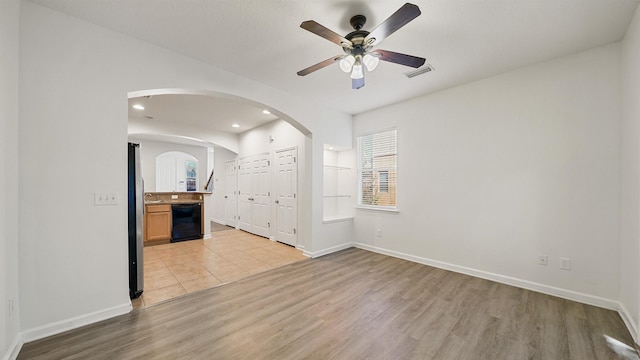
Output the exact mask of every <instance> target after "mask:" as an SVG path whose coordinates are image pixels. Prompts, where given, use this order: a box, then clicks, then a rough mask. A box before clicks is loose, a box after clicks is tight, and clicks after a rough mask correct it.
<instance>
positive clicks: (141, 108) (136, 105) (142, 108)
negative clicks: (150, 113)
mask: <svg viewBox="0 0 640 360" xmlns="http://www.w3.org/2000/svg"><path fill="white" fill-rule="evenodd" d="M133 108H134V109H136V110H144V106H142V105H140V104H134V105H133Z"/></svg>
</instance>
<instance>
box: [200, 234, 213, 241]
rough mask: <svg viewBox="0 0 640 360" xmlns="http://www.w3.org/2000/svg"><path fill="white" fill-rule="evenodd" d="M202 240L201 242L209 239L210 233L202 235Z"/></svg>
mask: <svg viewBox="0 0 640 360" xmlns="http://www.w3.org/2000/svg"><path fill="white" fill-rule="evenodd" d="M202 239H203V240H206V239H211V233H208V234H204V235H203V236H202Z"/></svg>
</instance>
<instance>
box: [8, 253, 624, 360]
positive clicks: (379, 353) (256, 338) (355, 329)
mask: <svg viewBox="0 0 640 360" xmlns="http://www.w3.org/2000/svg"><path fill="white" fill-rule="evenodd" d="M607 339H609V340H607ZM618 342H619V343H618ZM624 344H626V345H624ZM632 344H633V343H632V339H631V336H630V334H629V332H628V331H627V330H626V328H625V326H624V324H623V322H622V320H621V319H620V317H619V315H618V314H617V313H616V312H614V311H610V310H605V309H601V308H597V307H594V306H588V305H583V304H580V303H576V302H572V301H568V300H563V299H559V298H556V297H552V296H548V295H544V294H540V293H536V292H532V291H528V290H523V289H519V288H514V287H511V286H507V285H502V284H498V283H494V282H491V281H487V280H482V279H478V278H473V277H469V276H465V275H461V274H456V273H453V272H448V271H445V270H441V269H436V268H432V267H428V266H424V265H420V264H416V263H412V262H409V261H405V260H400V259H396V258H392V257H388V256H384V255H380V254H375V253H371V252H368V251H364V250H360V249H347V250H344V251H340V252H338V253H334V254H331V255H327V256H324V257H321V258H318V259H313V260H308V261H300V262H296V263H293V264H290V265H286V266H283V267H280V268H278V269H274V270H270V271H267V272H264V273H260V274H257V275H253V276H251V277H248V278H244V279H241V280H238V281H235V282H232V283H229V284H226V285H223V286H218V287H215V288H213V289H209V290H204V291H200V292H196V293H193V294H189V295H187V296H183V297H179V298H176V299H173V300H170V301H167V302H164V303H160V304H157V305H154V306H151V307H147V308H144V309H140V310H135V311H133V312H132V313H130V314H127V315H123V316H119V317H117V318H114V319H110V320H106V321H103V322H100V323H96V324H92V325H89V326H86V327H83V328H80V329H76V330H73V331H69V332H67V333H64V334H60V335H56V336H53V337H50V338H47V339H43V340H39V341H35V342H32V343H29V344H26V345H24V347H23V349H22V351H21V352H20V355H19V357H18V358H19V359H456V360H458V359H545V360H546V359H554V360H555V359H580V360H585V359H626V358H634V356H635V353H634V351H633V350H631V349H627V347H628V345H632ZM614 345H617V346H614ZM613 349H618V351H620V354H618V353H616V352H614V350H613ZM625 350H627V351H628V353H627V355H626V356H625V355H623V353H624V351H625Z"/></svg>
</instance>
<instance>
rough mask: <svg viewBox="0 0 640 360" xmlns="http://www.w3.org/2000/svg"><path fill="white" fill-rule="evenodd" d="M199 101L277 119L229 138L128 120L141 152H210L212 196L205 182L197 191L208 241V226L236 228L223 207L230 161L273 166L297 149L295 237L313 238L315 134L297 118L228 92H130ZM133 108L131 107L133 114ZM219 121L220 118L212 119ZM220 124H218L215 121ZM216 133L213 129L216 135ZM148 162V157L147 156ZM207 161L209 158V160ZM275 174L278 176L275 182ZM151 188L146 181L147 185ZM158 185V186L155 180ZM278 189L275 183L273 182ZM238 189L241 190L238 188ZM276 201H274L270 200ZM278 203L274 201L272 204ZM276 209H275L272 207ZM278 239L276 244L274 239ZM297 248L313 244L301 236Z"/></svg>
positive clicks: (206, 131)
mask: <svg viewBox="0 0 640 360" xmlns="http://www.w3.org/2000/svg"><path fill="white" fill-rule="evenodd" d="M172 95H176V96H185V95H186V96H195V97H211V98H215V99H216V101H218V100H220V99H223V100H224V99H228V100H229V102H241V103H243V104H247V105H251V106H254V107H256V108H258V109H268V110H269V111H270V112H271V114H272V115H273V120H268V122H265V123H263V124H260V125H258V126H255V127H253V128H249V129H247V130H244V129H243V132H241V133H231V132H229V133H226V132H224V131H216V130H215V129H213V127H211V129H210V128H207V127H206V126H199V127H198V126H194V124H192V123H188V124H184V123H181V122H180V119H179V118H176V119H175V121H171V122H167V121H165V122H157V121H156V120H147V119H141V120H139V119H135V118H133V117H132V116H130V117H129V121H128V137H129V140H130V141H132V142H139V143H141V145H142V152H144V150H145V147H146V148H153V151H155V152H156V153H159V152H160V151H161V150H160V148H159V146H158V144H159V143H161V142H166V143H172V144H174V145H172V146H173V147H172V148H171V147H167V148H165V150H166V151H170V150H181V151H186V152H189V151H188V149H187V147H188V146H191V147H192V149H196V150H193V151H191V153H197V152H201V151H199V150H197V149H198V148H200V149H203V148H204V147H207V148H208V149H210V151H211V154H212V156H211V157H212V159H210V160H211V165H212V166H211V167H209V168H208V169H207V177H208V176H210V175H211V181H212V188H213V189H212V191H211V194H208V192H207V191H204V190H203V186H204V183H205V182H206V181H201V185H203V186H198V191H202V192H205V193H206V194H205V196H204V198H205V213H206V214H205V218H204V219H205V221H204V223H205V224H204V233H205V238H206V237H208V236H210V229H211V227H210V226H209V221H212V222H215V223H220V224H223V225H230V226H233V227H236V226H237V224H229V223H227V222H226V221H225V219H226V217H225V211H226V210H225V206H223V205H222V204H223V203H224V202H225V201H226V200H225V199H226V198H227V196H231V195H232V194H230V193H226V192H225V191H227V190H228V189H229V188H230V184H226V182H225V175H224V171H225V162H227V161H230V160H232V159H233V160H236V161H237V159H241V158H246V157H247V156H253V155H256V154H265V153H267V154H269V156H270V159H271V160H270V162H271V163H272V164H275V162H276V161H275V154H276V153H277V152H278V151H280V150H282V149H295V151H296V158H297V159H296V161H297V163H296V165H297V194H296V196H297V206H296V213H297V217H296V218H297V219H298V220H297V225H296V232H297V233H298V234H310V232H311V226H310V222H309V221H308V219H307V218H308V217H309V214H310V213H311V204H312V196H311V191H310V189H311V168H312V167H311V146H310V145H311V131H310V130H309V129H308V128H306V127H305V126H303V125H302V124H301V123H300V122H298V121H296V120H295V119H293V118H292V117H290V116H288V115H287V114H285V113H284V112H282V111H279V110H278V109H276V108H274V107H271V106H269V105H268V104H263V103H260V102H257V101H253V100H250V99H246V98H243V97H240V96H236V95H230V94H226V93H221V92H216V91H206V90H192V89H175V88H170V89H151V90H141V91H133V92H129V93H128V98H129V99H143V98H149V97H154V99H158V98H160V97H167V96H172ZM131 105H132V103H131V102H130V103H129V111H130V114H131V112H132V111H135V110H131ZM212 118H215V117H212ZM213 121H215V119H214V120H213ZM212 129H213V130H212ZM143 158H144V157H143ZM205 158H206V157H205ZM149 162H150V160H149V161H147V163H146V164H143V165H144V168H143V176H144V169H146V171H147V173H149V172H155V169H151V166H150V164H148V163H149ZM204 165H206V164H205V162H204V161H200V173H202V171H203V170H202V169H203V168H204V167H205V166H204ZM275 175H276V174H275V173H274V174H273V177H275ZM147 178H149V179H154V181H157V177H156V176H155V174H152V175H151V176H147ZM147 183H149V182H148V181H146V179H145V184H147ZM152 183H153V181H152ZM272 183H273V186H274V188H275V186H276V182H275V181H273V182H272ZM149 185H150V186H148V189H150V190H151V189H153V185H154V184H151V183H149ZM236 186H237V185H236ZM271 200H273V199H271ZM271 202H272V203H273V201H271ZM272 206H274V207H275V205H273V204H272ZM272 213H273V214H272V215H270V216H271V218H270V219H269V220H268V223H270V224H276V222H277V221H276V218H275V211H272ZM274 235H275V230H274V231H273V232H272V233H270V234H269V238H272V239H274ZM275 240H277V239H275ZM296 241H297V243H296V244H295V246H296V247H298V248H300V249H301V250H303V251H304V249H305V248H307V249H308V248H309V246H310V244H311V238H310V237H309V236H305V235H302V236H300V237H298V239H297V240H296Z"/></svg>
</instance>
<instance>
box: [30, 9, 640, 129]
mask: <svg viewBox="0 0 640 360" xmlns="http://www.w3.org/2000/svg"><path fill="white" fill-rule="evenodd" d="M32 1H33V2H35V3H39V4H42V5H45V6H47V7H50V8H52V9H54V10H59V11H62V12H65V13H68V14H70V15H72V16H76V17H78V18H81V19H85V20H87V21H90V22H92V23H95V24H98V25H101V26H104V27H106V28H110V29H113V30H115V31H119V32H122V33H125V34H128V35H130V36H133V37H135V38H138V39H142V40H145V41H148V42H150V43H153V44H156V45H159V46H162V47H165V48H168V49H172V50H174V51H176V52H179V53H182V54H184V55H187V56H190V57H193V58H196V59H199V60H201V61H203V62H206V63H209V64H211V65H214V66H216V67H219V68H222V69H225V70H228V71H231V72H233V73H236V74H240V75H242V76H245V77H247V78H250V79H253V80H255V81H259V82H261V83H264V84H267V85H269V86H271V87H274V88H278V89H281V90H283V91H287V92H291V93H295V94H305V95H306V96H307V97H308V98H310V99H313V101H316V102H318V103H321V104H324V105H326V106H329V107H332V108H335V109H338V110H341V111H344V112H346V113H351V114H357V113H361V112H364V111H367V110H371V109H374V108H377V107H381V106H384V105H387V104H391V103H395V102H398V101H402V100H405V99H408V98H412V97H415V96H419V95H422V94H426V93H430V92H435V91H438V90H442V89H445V88H449V87H452V86H455V85H459V84H462V83H467V82H471V81H474V80H478V79H481V78H485V77H488V76H491V75H495V74H498V73H501V72H505V71H509V70H512V69H515V68H518V67H522V66H525V65H529V64H532V63H537V62H541V61H545V60H549V59H553V58H556V57H560V56H563V55H567V54H571V53H575V52H579V51H582V50H586V49H589V48H593V47H597V46H602V45H605V44H608V43H611V42H615V41H619V40H621V39H622V38H623V37H624V34H625V30H626V28H627V26H628V24H629V22H630V20H631V18H632V16H633V14H634V11H635V8H636V7H637V5H638V1H639V0H482V1H481V0H417V1H414V2H413V3H415V4H416V5H418V6H419V7H420V9H421V11H422V15H421V16H419V17H418V18H416V19H415V20H413V21H412V22H410V23H409V24H408V25H406V26H405V27H404V28H402V29H400V30H399V31H398V32H396V33H394V34H393V35H391V36H390V37H389V38H387V39H386V40H384V41H383V42H382V43H381V44H380V45H379V46H377V48H381V49H386V50H391V51H396V52H402V53H407V54H410V55H415V56H420V57H424V58H426V59H427V64H430V65H432V66H433V67H434V68H435V71H432V72H429V73H427V74H424V75H420V76H418V77H415V78H413V79H408V78H406V77H405V76H404V75H403V73H405V72H407V71H409V70H412V69H410V68H407V67H404V66H401V65H397V64H392V63H387V62H381V64H380V65H379V66H378V68H377V69H376V70H375V71H374V72H373V73H371V74H367V75H366V86H365V87H364V88H362V89H360V90H352V89H351V79H350V78H349V76H348V74H345V73H342V72H341V71H340V69H339V67H338V65H337V64H334V65H331V66H330V67H327V68H325V69H321V70H319V71H317V72H316V73H313V74H310V75H308V76H305V77H299V76H297V75H296V72H297V71H298V70H301V69H303V68H306V67H307V66H310V65H312V64H315V63H317V62H320V61H322V60H325V59H327V58H329V57H331V56H334V55H338V54H340V53H341V49H340V48H339V47H338V46H337V45H335V44H333V43H331V42H329V41H327V40H325V39H323V38H320V37H318V36H316V35H314V34H312V33H310V32H308V31H306V30H303V29H301V28H300V27H299V25H300V23H301V22H302V21H305V20H316V21H317V22H319V23H320V24H322V25H324V26H326V27H328V28H329V29H332V30H334V31H335V32H337V33H340V34H342V35H345V34H347V33H348V32H350V31H351V30H352V29H351V28H350V26H349V18H350V17H351V16H352V15H355V14H363V15H365V16H366V17H367V18H368V21H367V24H366V25H365V27H364V29H365V30H372V29H373V28H374V27H375V25H377V24H379V23H380V22H382V21H383V20H384V19H386V18H387V17H388V16H389V15H391V14H392V13H393V12H394V11H395V10H397V9H398V8H399V7H400V6H402V4H403V3H404V2H403V1H390V0H376V1H374V0H368V1H366V2H365V1H347V0H325V1H302V0H260V1H256V0H190V1H178V0H174V1H170V0H165V1H157V0H94V1H79V0H32ZM218 105H219V104H218ZM223 126H224V125H223Z"/></svg>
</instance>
